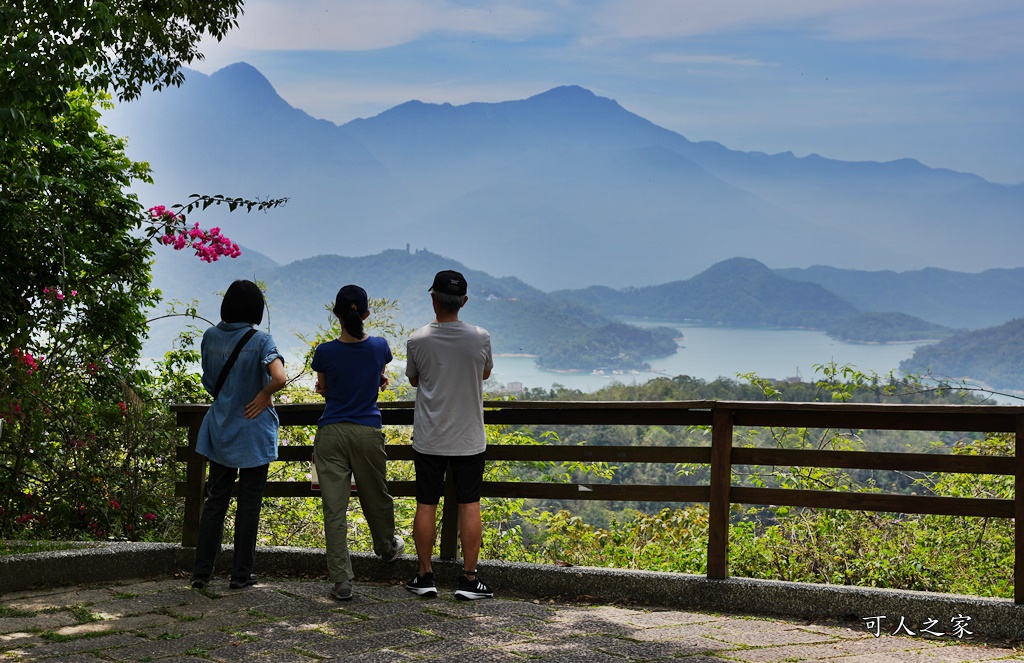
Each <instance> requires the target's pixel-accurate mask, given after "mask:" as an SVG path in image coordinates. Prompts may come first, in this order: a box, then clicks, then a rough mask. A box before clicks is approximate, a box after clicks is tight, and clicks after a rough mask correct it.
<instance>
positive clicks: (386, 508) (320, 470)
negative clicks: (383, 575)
mask: <svg viewBox="0 0 1024 663" xmlns="http://www.w3.org/2000/svg"><path fill="white" fill-rule="evenodd" d="M334 315H336V316H338V320H339V321H340V322H341V335H340V336H339V337H338V338H337V339H335V340H333V341H327V342H326V343H321V344H320V345H318V346H317V347H316V350H315V351H314V352H313V361H312V363H311V365H310V367H311V368H312V369H313V370H314V371H316V374H317V380H316V391H317V393H318V394H320V395H322V396H323V397H324V399H325V400H326V403H325V405H324V414H323V416H322V417H320V421H319V422H318V423H317V426H318V428H317V431H316V439H315V440H314V442H313V454H314V459H315V462H316V470H317V475H318V477H319V481H320V496H321V499H322V500H323V508H324V538H325V540H326V543H327V570H328V572H329V574H330V577H331V582H333V583H334V587H333V589H332V590H331V596H332V597H333V598H335V599H337V600H339V601H347V600H349V599H351V598H352V578H353V573H352V561H351V559H350V558H349V553H348V502H349V497H350V496H351V490H352V478H353V475H354V476H355V481H356V483H357V484H358V485H359V489H358V492H357V495H358V497H359V504H360V505H361V506H362V508H363V516H364V517H365V518H366V524H367V525H368V526H369V528H370V535H371V536H372V537H373V551H374V552H375V553H376V554H378V555H380V556H381V559H383V560H384V561H385V562H393V561H395V560H396V559H397V558H398V556H399V555H400V554H401V553H402V550H404V549H405V541H403V540H402V537H400V536H397V535H396V534H395V503H394V500H393V499H392V497H391V495H390V494H389V493H388V485H387V481H386V472H387V468H386V465H387V454H386V453H385V451H384V433H383V432H382V431H381V418H380V410H379V409H378V408H377V391H378V389H379V390H384V389H386V388H387V385H388V378H387V376H386V375H385V374H384V371H385V369H386V367H387V365H388V363H389V362H390V361H391V359H392V356H391V348H390V347H389V346H388V342H387V341H386V340H385V339H383V338H381V337H379V336H368V335H367V334H366V333H365V332H364V331H363V320H365V319H366V318H367V317H368V316H369V315H370V310H369V302H368V300H367V297H366V291H365V290H363V289H362V288H360V287H359V286H357V285H346V286H344V287H343V288H341V290H339V291H338V296H337V297H336V298H335V303H334Z"/></svg>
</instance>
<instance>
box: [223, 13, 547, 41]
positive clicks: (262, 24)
mask: <svg viewBox="0 0 1024 663" xmlns="http://www.w3.org/2000/svg"><path fill="white" fill-rule="evenodd" d="M548 19H549V17H548V16H547V14H546V13H545V12H542V11H539V10H536V9H532V8H530V7H528V6H523V5H522V3H513V2H499V1H495V2H490V3H473V4H472V5H471V6H465V5H460V4H459V3H457V2H453V1H451V0H372V1H366V0H363V1H359V0H250V1H249V2H247V3H246V5H245V15H244V16H243V17H242V18H241V19H240V20H239V29H238V30H236V31H234V32H233V33H231V34H230V35H229V36H228V40H230V41H229V44H230V45H231V46H233V47H234V48H239V49H251V50H339V51H363V50H373V49H379V48H387V47H390V46H397V45H400V44H404V43H408V42H410V41H414V40H416V39H418V38H420V37H423V36H424V35H428V34H432V33H458V34H464V35H465V34H469V35H480V36H486V37H491V38H497V39H509V40H518V39H522V38H525V37H527V36H530V35H533V34H537V33H539V32H544V30H545V25H548V24H549V20H548ZM211 46H212V44H211Z"/></svg>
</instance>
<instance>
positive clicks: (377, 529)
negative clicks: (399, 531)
mask: <svg viewBox="0 0 1024 663" xmlns="http://www.w3.org/2000/svg"><path fill="white" fill-rule="evenodd" d="M313 445H314V446H313V450H314V451H313V453H314V454H315V456H316V471H317V475H318V476H319V479H320V497H321V499H322V500H323V507H324V539H325V541H326V543H327V571H328V572H329V573H330V576H331V582H342V581H345V580H351V579H352V577H353V573H352V561H351V559H350V558H349V554H348V502H349V498H350V497H351V495H352V483H353V478H354V481H355V483H356V484H357V486H358V490H357V492H356V495H357V496H358V497H359V504H360V506H361V507H362V509H363V517H364V518H365V519H366V524H367V526H369V528H370V535H371V536H372V537H373V551H374V552H375V553H376V554H378V555H383V554H384V553H386V552H387V551H388V550H389V549H390V547H391V540H392V538H394V536H395V502H394V499H392V497H391V495H390V494H389V493H388V485H387V481H386V476H387V454H385V453H384V434H383V433H382V432H381V430H380V429H379V428H372V427H370V426H362V425H360V424H355V423H352V422H348V421H343V422H340V423H337V424H329V425H327V426H322V427H321V428H319V429H317V432H316V439H315V440H314V442H313Z"/></svg>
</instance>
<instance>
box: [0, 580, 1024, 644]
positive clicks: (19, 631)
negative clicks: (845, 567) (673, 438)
mask: <svg viewBox="0 0 1024 663" xmlns="http://www.w3.org/2000/svg"><path fill="white" fill-rule="evenodd" d="M329 588H330V586H329V585H328V584H327V583H326V582H323V581H308V580H297V579H294V578H262V579H261V580H260V583H259V584H258V585H256V586H254V587H249V588H246V589H242V590H230V589H228V587H227V582H226V581H225V580H224V579H216V580H214V582H212V583H211V584H210V585H209V586H208V587H207V588H206V589H203V590H194V589H192V588H190V587H189V586H188V583H187V579H185V578H183V577H174V578H169V577H164V578H157V579H146V580H134V581H122V582H118V583H107V584H102V585H79V586H72V587H63V588H57V589H48V590H28V591H12V592H7V593H4V594H0V661H22V660H47V659H48V660H54V661H71V662H77V661H81V662H85V661H91V662H95V661H166V662H172V661H173V662H179V661H181V662H185V661H192V662H195V663H199V662H201V661H242V660H250V661H253V662H255V663H258V662H260V661H267V662H270V661H275V662H277V661H281V662H284V663H291V662H294V663H307V662H308V663H313V662H315V661H334V660H346V661H416V660H428V659H433V660H455V659H458V660H470V661H514V662H519V661H524V660H527V659H538V660H542V661H587V662H595V663H601V662H604V661H615V662H622V661H662V660H672V661H677V660H678V661H686V662H687V663H712V662H715V661H733V662H739V663H768V662H772V661H837V662H842V663H862V662H866V661H879V662H883V663H884V662H889V661H891V662H894V663H896V662H898V663H918V662H920V663H924V662H929V663H940V662H958V661H997V660H998V661H1002V660H1013V661H1024V642H1022V641H1017V642H1008V641H989V642H979V641H976V640H970V636H968V635H966V634H963V635H964V638H963V639H958V638H956V637H955V636H954V635H952V634H947V635H944V636H942V637H932V636H927V635H922V634H921V632H920V631H919V628H920V627H919V626H917V625H909V626H910V627H911V628H912V629H913V630H914V631H915V632H916V633H917V635H915V636H909V635H906V634H901V635H890V634H889V633H890V632H891V631H892V630H894V629H895V628H896V626H897V623H896V622H893V623H885V622H883V624H882V625H881V628H880V629H879V631H880V634H879V636H878V637H875V636H874V634H873V633H871V632H869V631H868V629H867V627H866V625H865V624H864V623H854V622H850V623H841V622H808V621H806V620H797V619H781V618H765V617H752V616H744V615H726V614H710V613H709V614H702V613H696V612H690V611H683V610H666V609H659V608H651V607H638V606H635V605H607V604H601V605H588V604H580V603H569V602H560V601H553V600H538V599H527V598H517V597H515V596H512V595H508V594H506V593H504V592H502V591H501V588H500V587H499V588H497V590H498V598H496V599H491V600H481V601H472V602H462V601H456V600H454V597H453V596H452V593H451V588H447V589H446V588H444V587H443V586H442V587H439V589H441V590H442V593H441V596H439V597H438V598H421V597H416V596H413V595H412V594H410V593H408V592H407V591H405V589H404V588H403V587H402V586H401V584H400V583H397V582H396V583H379V582H378V583H373V582H357V584H356V592H355V598H354V599H353V600H352V601H346V602H337V601H334V600H332V599H331V598H329V597H328V594H327V592H328V589H329ZM939 628H940V627H939V626H936V627H933V629H932V630H938V629H939ZM945 630H949V627H948V625H947V626H946V627H945Z"/></svg>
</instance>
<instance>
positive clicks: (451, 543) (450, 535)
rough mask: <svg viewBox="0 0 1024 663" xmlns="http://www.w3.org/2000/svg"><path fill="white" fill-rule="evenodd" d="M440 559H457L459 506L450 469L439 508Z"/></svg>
mask: <svg viewBox="0 0 1024 663" xmlns="http://www.w3.org/2000/svg"><path fill="white" fill-rule="evenodd" d="M438 552H439V553H440V557H441V559H458V557H459V505H458V502H457V498H456V497H455V480H454V479H453V478H452V469H451V468H449V469H448V475H447V476H446V477H445V480H444V505H443V506H442V507H441V543H440V546H439V551H438Z"/></svg>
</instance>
